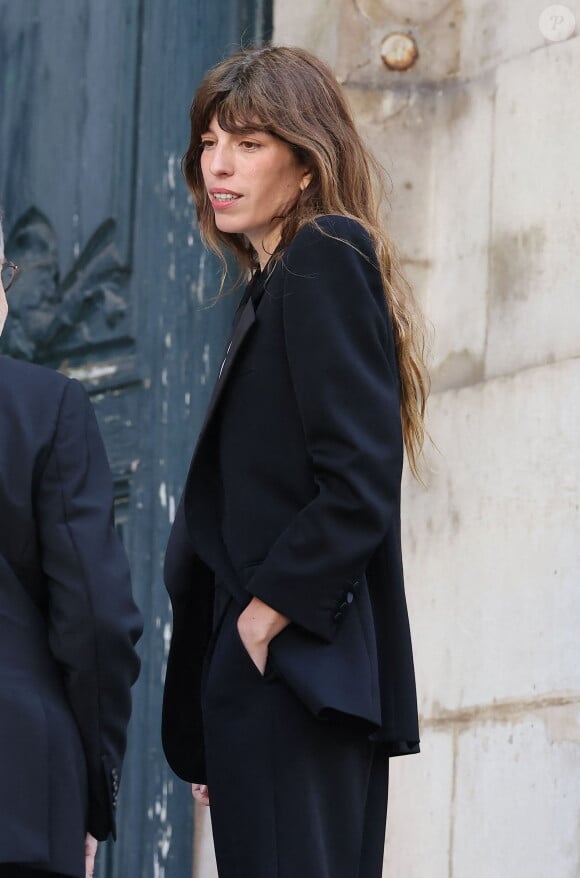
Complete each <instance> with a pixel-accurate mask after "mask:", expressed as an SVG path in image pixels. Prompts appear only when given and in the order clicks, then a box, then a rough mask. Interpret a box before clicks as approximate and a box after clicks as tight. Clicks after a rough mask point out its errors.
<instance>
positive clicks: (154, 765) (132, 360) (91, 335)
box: [0, 0, 270, 878]
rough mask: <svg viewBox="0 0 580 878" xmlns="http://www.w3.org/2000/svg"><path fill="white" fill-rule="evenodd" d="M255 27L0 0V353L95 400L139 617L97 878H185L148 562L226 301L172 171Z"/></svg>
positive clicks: (190, 435)
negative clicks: (202, 84) (3, 271)
mask: <svg viewBox="0 0 580 878" xmlns="http://www.w3.org/2000/svg"><path fill="white" fill-rule="evenodd" d="M269 24H270V2H269V0H205V2H204V0H18V2H15V0H0V205H1V207H2V209H3V211H4V214H5V234H6V237H7V241H6V251H7V255H8V256H9V257H10V258H11V259H13V260H14V261H15V262H17V263H18V264H19V265H21V266H22V267H23V269H24V270H23V272H22V275H21V277H20V278H19V280H18V282H17V284H15V286H14V288H13V290H11V292H10V306H11V314H10V317H9V320H8V322H7V325H6V329H5V333H4V335H3V337H2V345H1V346H2V349H3V351H4V352H8V353H10V354H12V355H13V356H17V357H22V358H25V359H29V360H33V361H36V362H40V363H45V364H48V365H50V366H53V367H55V368H59V369H62V370H63V371H66V372H67V373H69V374H71V375H74V376H75V377H78V378H80V379H81V380H82V381H83V383H84V384H85V386H86V387H87V389H88V390H89V392H90V393H91V396H92V400H93V402H94V404H95V407H96V410H97V415H98V417H99V421H100V424H101V427H102V430H103V434H104V436H105V441H106V445H107V449H108V453H109V458H110V461H111V465H112V468H113V472H114V478H115V491H116V502H117V523H118V527H119V529H120V531H121V533H122V536H123V540H124V542H125V545H126V548H127V550H128V553H129V556H130V560H131V566H132V570H133V577H134V588H135V593H136V596H137V600H138V602H139V604H140V606H141V607H142V609H143V612H144V615H145V618H146V629H145V634H144V636H143V639H142V642H141V646H140V651H141V655H142V658H143V670H142V674H141V678H140V680H139V683H138V685H137V687H136V691H135V704H134V715H133V721H132V726H131V734H130V741H129V750H128V756H127V761H126V766H125V770H124V777H123V784H122V790H121V797H120V805H119V827H118V830H119V841H118V842H117V844H115V845H107V846H102V849H101V851H100V854H99V861H98V868H97V875H98V876H99V878H105V876H106V878H140V876H143V878H187V876H189V875H190V874H191V850H192V838H191V826H192V807H191V795H190V791H189V789H188V787H187V786H186V785H185V784H182V783H181V782H178V781H177V780H176V779H175V778H174V776H173V775H172V774H171V772H170V770H169V769H168V768H167V766H166V764H165V762H164V759H163V756H162V753H161V743H160V732H159V724H160V709H161V692H162V682H163V674H164V661H165V657H166V654H167V648H168V642H169V636H170V621H169V620H170V615H169V603H168V599H167V597H166V594H165V591H164V588H163V586H162V559H163V553H164V548H165V544H166V540H167V535H168V531H169V527H170V523H171V521H172V518H173V515H174V512H175V506H176V503H177V501H178V499H179V495H180V492H181V488H182V485H183V482H184V479H185V474H186V470H187V465H188V462H189V457H190V455H191V452H192V449H193V445H194V443H195V437H196V434H197V431H198V429H199V427H200V424H201V419H202V416H203V412H204V410H205V407H206V404H207V401H208V395H209V392H210V391H211V387H212V384H213V380H214V376H215V370H216V368H217V366H218V365H219V359H220V356H221V354H222V346H223V340H224V336H225V334H226V332H227V327H228V325H229V322H230V319H231V312H232V309H233V300H232V299H231V297H225V299H224V300H223V301H220V302H219V303H218V304H217V305H215V306H213V307H210V308H207V307H206V305H207V301H208V300H209V299H211V297H212V295H213V294H215V292H216V290H217V280H218V267H217V265H216V263H215V261H213V260H212V259H210V258H209V257H207V256H206V254H205V253H204V252H203V250H202V248H201V245H200V242H199V238H198V234H197V230H196V227H195V218H194V210H193V207H192V203H191V200H190V198H189V196H188V193H187V191H186V187H185V184H184V183H183V181H182V178H181V174H180V157H181V155H182V154H183V152H184V151H185V148H186V146H187V137H188V108H189V104H190V102H191V97H192V93H193V90H194V88H195V85H196V84H197V83H198V82H199V80H200V78H201V76H202V75H203V73H204V71H205V70H206V69H207V68H208V67H209V66H210V65H211V64H212V63H214V62H215V61H216V60H218V59H219V58H220V57H222V56H223V55H224V54H227V53H228V52H229V51H231V50H233V49H234V48H236V46H239V45H240V41H241V40H243V41H244V42H245V43H248V42H255V41H258V42H259V41H261V40H262V39H263V37H264V35H267V34H268V31H269Z"/></svg>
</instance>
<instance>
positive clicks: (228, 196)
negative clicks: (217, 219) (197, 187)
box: [209, 189, 242, 210]
mask: <svg viewBox="0 0 580 878" xmlns="http://www.w3.org/2000/svg"><path fill="white" fill-rule="evenodd" d="M241 197H242V196H241V195H240V194H239V193H238V192H231V191H230V190H229V189H211V190H210V192H209V198H210V201H211V205H212V207H213V208H214V210H225V209H227V208H228V207H231V206H232V204H235V203H236V202H237V201H239V200H240V198H241Z"/></svg>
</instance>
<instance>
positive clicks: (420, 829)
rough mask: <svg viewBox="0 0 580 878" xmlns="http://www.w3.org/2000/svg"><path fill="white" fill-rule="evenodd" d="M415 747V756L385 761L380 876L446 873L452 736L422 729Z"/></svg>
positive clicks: (417, 877) (432, 877)
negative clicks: (386, 800)
mask: <svg viewBox="0 0 580 878" xmlns="http://www.w3.org/2000/svg"><path fill="white" fill-rule="evenodd" d="M421 747H422V752H421V753H420V754H419V755H417V756H405V757H399V758H397V759H391V762H390V766H389V774H390V778H389V809H388V817H387V843H386V849H385V862H384V869H383V874H384V875H385V878H387V876H388V878H394V876H400V878H439V876H441V878H447V875H448V864H449V850H450V848H449V844H450V839H451V802H452V792H453V790H452V787H453V739H452V738H451V737H450V736H449V735H448V734H447V731H444V732H443V733H441V732H437V731H429V730H427V731H423V733H422V740H421ZM426 863H428V864H429V869H428V872H427V871H426V865H425V864H426Z"/></svg>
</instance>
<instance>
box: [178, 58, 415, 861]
mask: <svg viewBox="0 0 580 878" xmlns="http://www.w3.org/2000/svg"><path fill="white" fill-rule="evenodd" d="M183 167H184V172H185V177H186V179H187V182H188V185H189V188H190V190H191V192H192V195H193V198H194V201H195V205H196V209H197V216H198V220H199V226H200V230H201V233H202V236H203V238H204V240H205V242H206V243H207V244H208V245H209V246H210V247H211V248H212V249H213V250H214V251H216V252H217V253H221V254H222V257H223V254H224V252H225V251H227V250H230V251H233V253H234V254H235V256H236V258H237V261H238V264H239V266H240V269H241V271H242V273H243V274H244V275H245V277H246V278H247V280H248V283H247V286H246V289H245V292H244V294H243V295H242V297H241V301H240V306H239V308H238V312H237V315H236V317H235V318H234V327H233V331H232V334H231V337H230V340H229V344H228V345H227V349H226V354H225V357H224V360H223V362H222V365H221V368H220V370H219V374H218V377H217V382H216V387H215V390H214V393H213V396H212V399H211V401H210V405H209V411H208V414H207V416H206V420H205V423H204V426H203V427H202V431H201V434H200V437H199V439H198V444H197V448H196V450H195V452H194V455H193V460H192V462H191V467H190V470H189V475H188V478H187V483H186V486H185V490H184V493H183V498H182V501H181V503H180V506H179V508H178V511H177V515H176V519H175V523H174V525H173V529H172V533H171V538H170V541H169V545H168V548H167V555H166V567H165V569H166V584H167V587H168V590H169V593H170V595H171V600H172V604H173V613H174V627H173V637H172V644H171V650H170V654H169V659H168V665H167V677H166V682H165V701H164V718H163V738H164V745H165V752H166V755H167V757H168V759H169V762H170V764H171V765H172V766H173V768H174V769H175V771H176V772H177V774H179V775H180V776H181V777H182V778H184V779H186V780H190V781H192V782H193V784H194V786H193V794H194V797H195V798H197V799H198V800H199V801H201V802H204V803H205V804H209V805H210V807H211V821H212V828H213V835H214V842H215V849H216V856H217V863H218V870H219V875H220V878H273V876H277V878H379V876H380V875H381V873H382V862H383V850H384V840H385V821H386V812H387V786H388V768H389V758H390V757H391V756H398V755H402V754H407V753H416V752H417V751H418V749H419V730H418V723H417V702H416V694H415V677H414V671H413V658H412V650H411V639H410V633H409V620H408V615H407V607H406V602H405V591H404V586H403V570H402V560H401V529H400V493H401V471H402V466H403V452H404V448H405V446H406V449H407V454H408V458H409V462H410V466H411V468H412V469H413V471H414V472H415V473H418V468H419V461H420V456H421V448H422V442H423V434H424V429H423V416H424V409H425V400H426V395H427V392H428V376H427V374H426V369H425V364H424V357H423V338H424V334H423V322H422V318H421V314H420V312H419V311H418V309H417V307H416V306H415V305H414V300H413V297H412V294H411V292H410V290H409V288H408V286H407V285H406V284H405V282H404V280H403V279H402V277H401V275H400V273H399V270H398V266H397V260H396V256H395V252H394V248H393V245H392V243H391V242H390V240H389V238H388V236H387V234H386V232H385V231H384V229H383V227H382V223H381V221H380V218H379V214H378V211H377V209H376V206H375V201H374V197H373V190H372V186H371V167H373V161H372V158H371V156H370V155H369V153H368V152H367V150H366V149H365V147H364V145H363V143H362V140H361V138H360V135H359V134H358V132H357V130H356V128H355V125H354V122H353V120H352V117H351V114H350V112H349V109H348V107H347V105H346V101H345V98H344V96H343V94H342V92H341V89H340V86H339V85H338V83H337V81H336V78H335V76H334V75H333V73H332V71H331V70H330V69H329V68H328V67H326V66H325V65H324V64H323V63H322V62H321V61H319V60H318V59H317V58H315V57H314V56H313V55H311V54H309V53H307V52H304V51H302V50H300V49H292V48H285V47H273V48H264V49H256V50H249V51H243V52H241V53H238V54H236V55H234V56H233V57H231V58H229V59H227V60H225V61H223V62H222V63H221V64H219V65H218V66H217V67H215V68H214V69H213V70H211V71H210V72H209V73H208V75H207V76H206V78H205V79H204V81H203V82H202V84H201V86H200V88H199V90H198V92H197V95H196V97H195V99H194V102H193V106H192V109H191V140H190V145H189V148H188V150H187V153H186V155H185V158H184V163H183Z"/></svg>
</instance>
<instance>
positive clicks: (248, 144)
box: [240, 140, 260, 150]
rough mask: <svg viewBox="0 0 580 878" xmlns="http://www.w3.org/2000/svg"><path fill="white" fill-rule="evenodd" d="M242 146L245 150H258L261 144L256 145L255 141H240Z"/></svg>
mask: <svg viewBox="0 0 580 878" xmlns="http://www.w3.org/2000/svg"><path fill="white" fill-rule="evenodd" d="M240 146H242V147H243V148H244V149H250V150H254V149H258V148H259V146H260V144H259V143H256V141H255V140H242V141H240Z"/></svg>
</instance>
